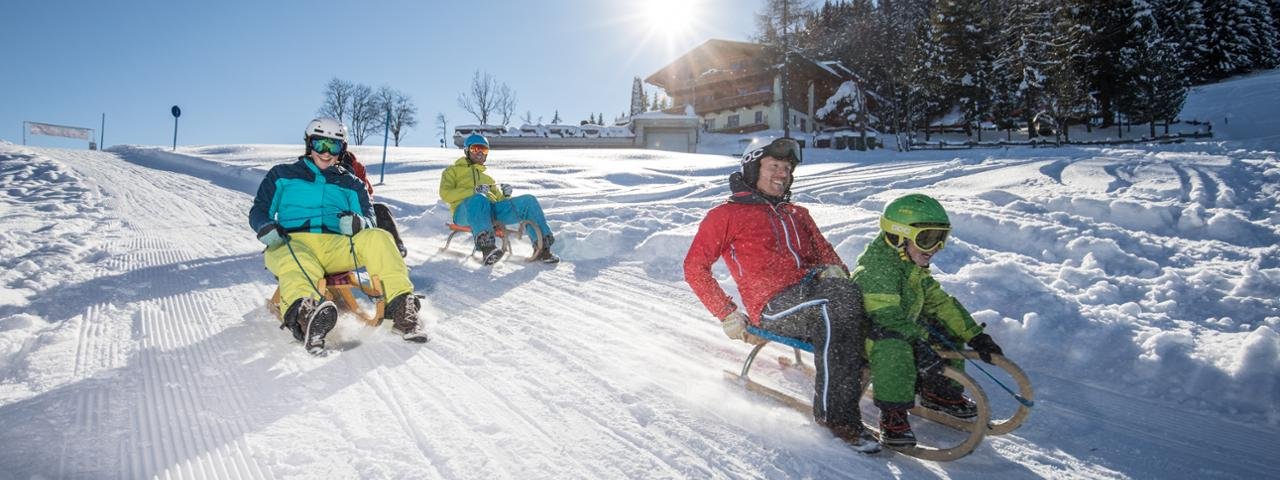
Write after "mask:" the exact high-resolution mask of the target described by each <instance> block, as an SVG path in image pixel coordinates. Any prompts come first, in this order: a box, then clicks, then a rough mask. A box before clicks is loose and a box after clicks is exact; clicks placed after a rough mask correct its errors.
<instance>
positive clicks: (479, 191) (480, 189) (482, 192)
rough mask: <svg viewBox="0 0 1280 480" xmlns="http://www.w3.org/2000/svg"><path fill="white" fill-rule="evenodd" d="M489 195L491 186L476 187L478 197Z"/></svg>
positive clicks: (481, 185)
mask: <svg viewBox="0 0 1280 480" xmlns="http://www.w3.org/2000/svg"><path fill="white" fill-rule="evenodd" d="M488 193H489V186H488V185H485V184H480V185H476V195H485V194H488Z"/></svg>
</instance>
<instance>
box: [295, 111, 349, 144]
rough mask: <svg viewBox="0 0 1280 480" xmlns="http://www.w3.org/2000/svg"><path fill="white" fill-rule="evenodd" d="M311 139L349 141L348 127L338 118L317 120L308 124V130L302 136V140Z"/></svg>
mask: <svg viewBox="0 0 1280 480" xmlns="http://www.w3.org/2000/svg"><path fill="white" fill-rule="evenodd" d="M311 137H323V138H332V139H336V140H342V141H343V142H344V143H345V142H346V141H347V126H346V125H343V124H342V122H339V121H338V119H336V118H329V117H324V118H317V119H315V120H312V121H311V123H309V124H307V130H306V132H304V133H303V135H302V140H303V141H307V140H310V139H311Z"/></svg>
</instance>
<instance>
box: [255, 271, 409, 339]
mask: <svg viewBox="0 0 1280 480" xmlns="http://www.w3.org/2000/svg"><path fill="white" fill-rule="evenodd" d="M316 289H317V290H319V291H321V292H324V293H323V295H324V298H325V299H326V300H330V301H332V302H333V303H334V305H337V307H338V310H339V311H350V312H351V313H354V314H355V315H356V317H357V318H359V319H360V321H361V322H363V323H364V324H366V325H369V326H371V327H376V326H379V325H382V315H383V313H384V312H385V311H386V309H387V299H386V297H384V296H383V295H382V280H381V279H379V278H378V276H377V275H369V281H368V284H367V285H365V284H361V283H360V279H359V278H358V277H357V275H356V272H341V273H334V274H330V275H325V277H324V278H321V279H320V284H319V285H316ZM356 289H359V290H360V291H361V292H363V293H364V294H365V295H366V296H368V297H369V299H370V300H372V301H373V313H368V312H365V310H364V309H362V308H360V305H359V304H357V303H356V297H355V295H354V294H353V293H352V291H353V290H356ZM267 309H268V310H271V313H273V314H275V316H276V318H279V319H282V320H283V318H284V317H283V314H282V312H280V287H276V292H275V293H274V294H272V295H271V300H268V301H267Z"/></svg>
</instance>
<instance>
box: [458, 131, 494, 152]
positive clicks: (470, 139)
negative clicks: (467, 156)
mask: <svg viewBox="0 0 1280 480" xmlns="http://www.w3.org/2000/svg"><path fill="white" fill-rule="evenodd" d="M477 144H478V145H484V146H485V147H486V148H487V147H488V146H489V139H487V138H484V135H481V134H479V133H473V134H471V135H467V139H466V140H463V141H462V149H463V150H466V149H469V148H471V146H472V145H477Z"/></svg>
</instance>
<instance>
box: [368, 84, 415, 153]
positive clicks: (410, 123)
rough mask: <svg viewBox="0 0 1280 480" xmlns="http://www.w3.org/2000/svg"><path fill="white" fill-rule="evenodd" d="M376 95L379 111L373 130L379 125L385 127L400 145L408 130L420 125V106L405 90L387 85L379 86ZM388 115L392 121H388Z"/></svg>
mask: <svg viewBox="0 0 1280 480" xmlns="http://www.w3.org/2000/svg"><path fill="white" fill-rule="evenodd" d="M374 97H375V100H376V103H377V105H378V112H379V113H378V116H377V118H376V122H374V124H373V125H374V126H375V127H374V128H373V129H372V130H374V131H375V132H376V130H377V129H378V128H377V127H382V128H385V129H386V130H387V131H389V132H391V139H392V141H394V142H395V145H396V146H397V147H399V146H400V140H403V139H404V137H405V135H407V134H408V133H409V132H408V131H407V130H408V129H409V128H411V127H414V126H417V125H418V118H417V115H418V107H417V106H415V105H414V104H413V100H412V99H410V98H409V96H408V95H406V94H405V93H404V92H401V91H399V90H396V89H394V88H391V87H389V86H385V85H384V86H382V87H379V88H378V92H377V93H376V94H374ZM388 112H390V115H388ZM388 117H390V118H389V120H390V122H391V123H387V121H388Z"/></svg>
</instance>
